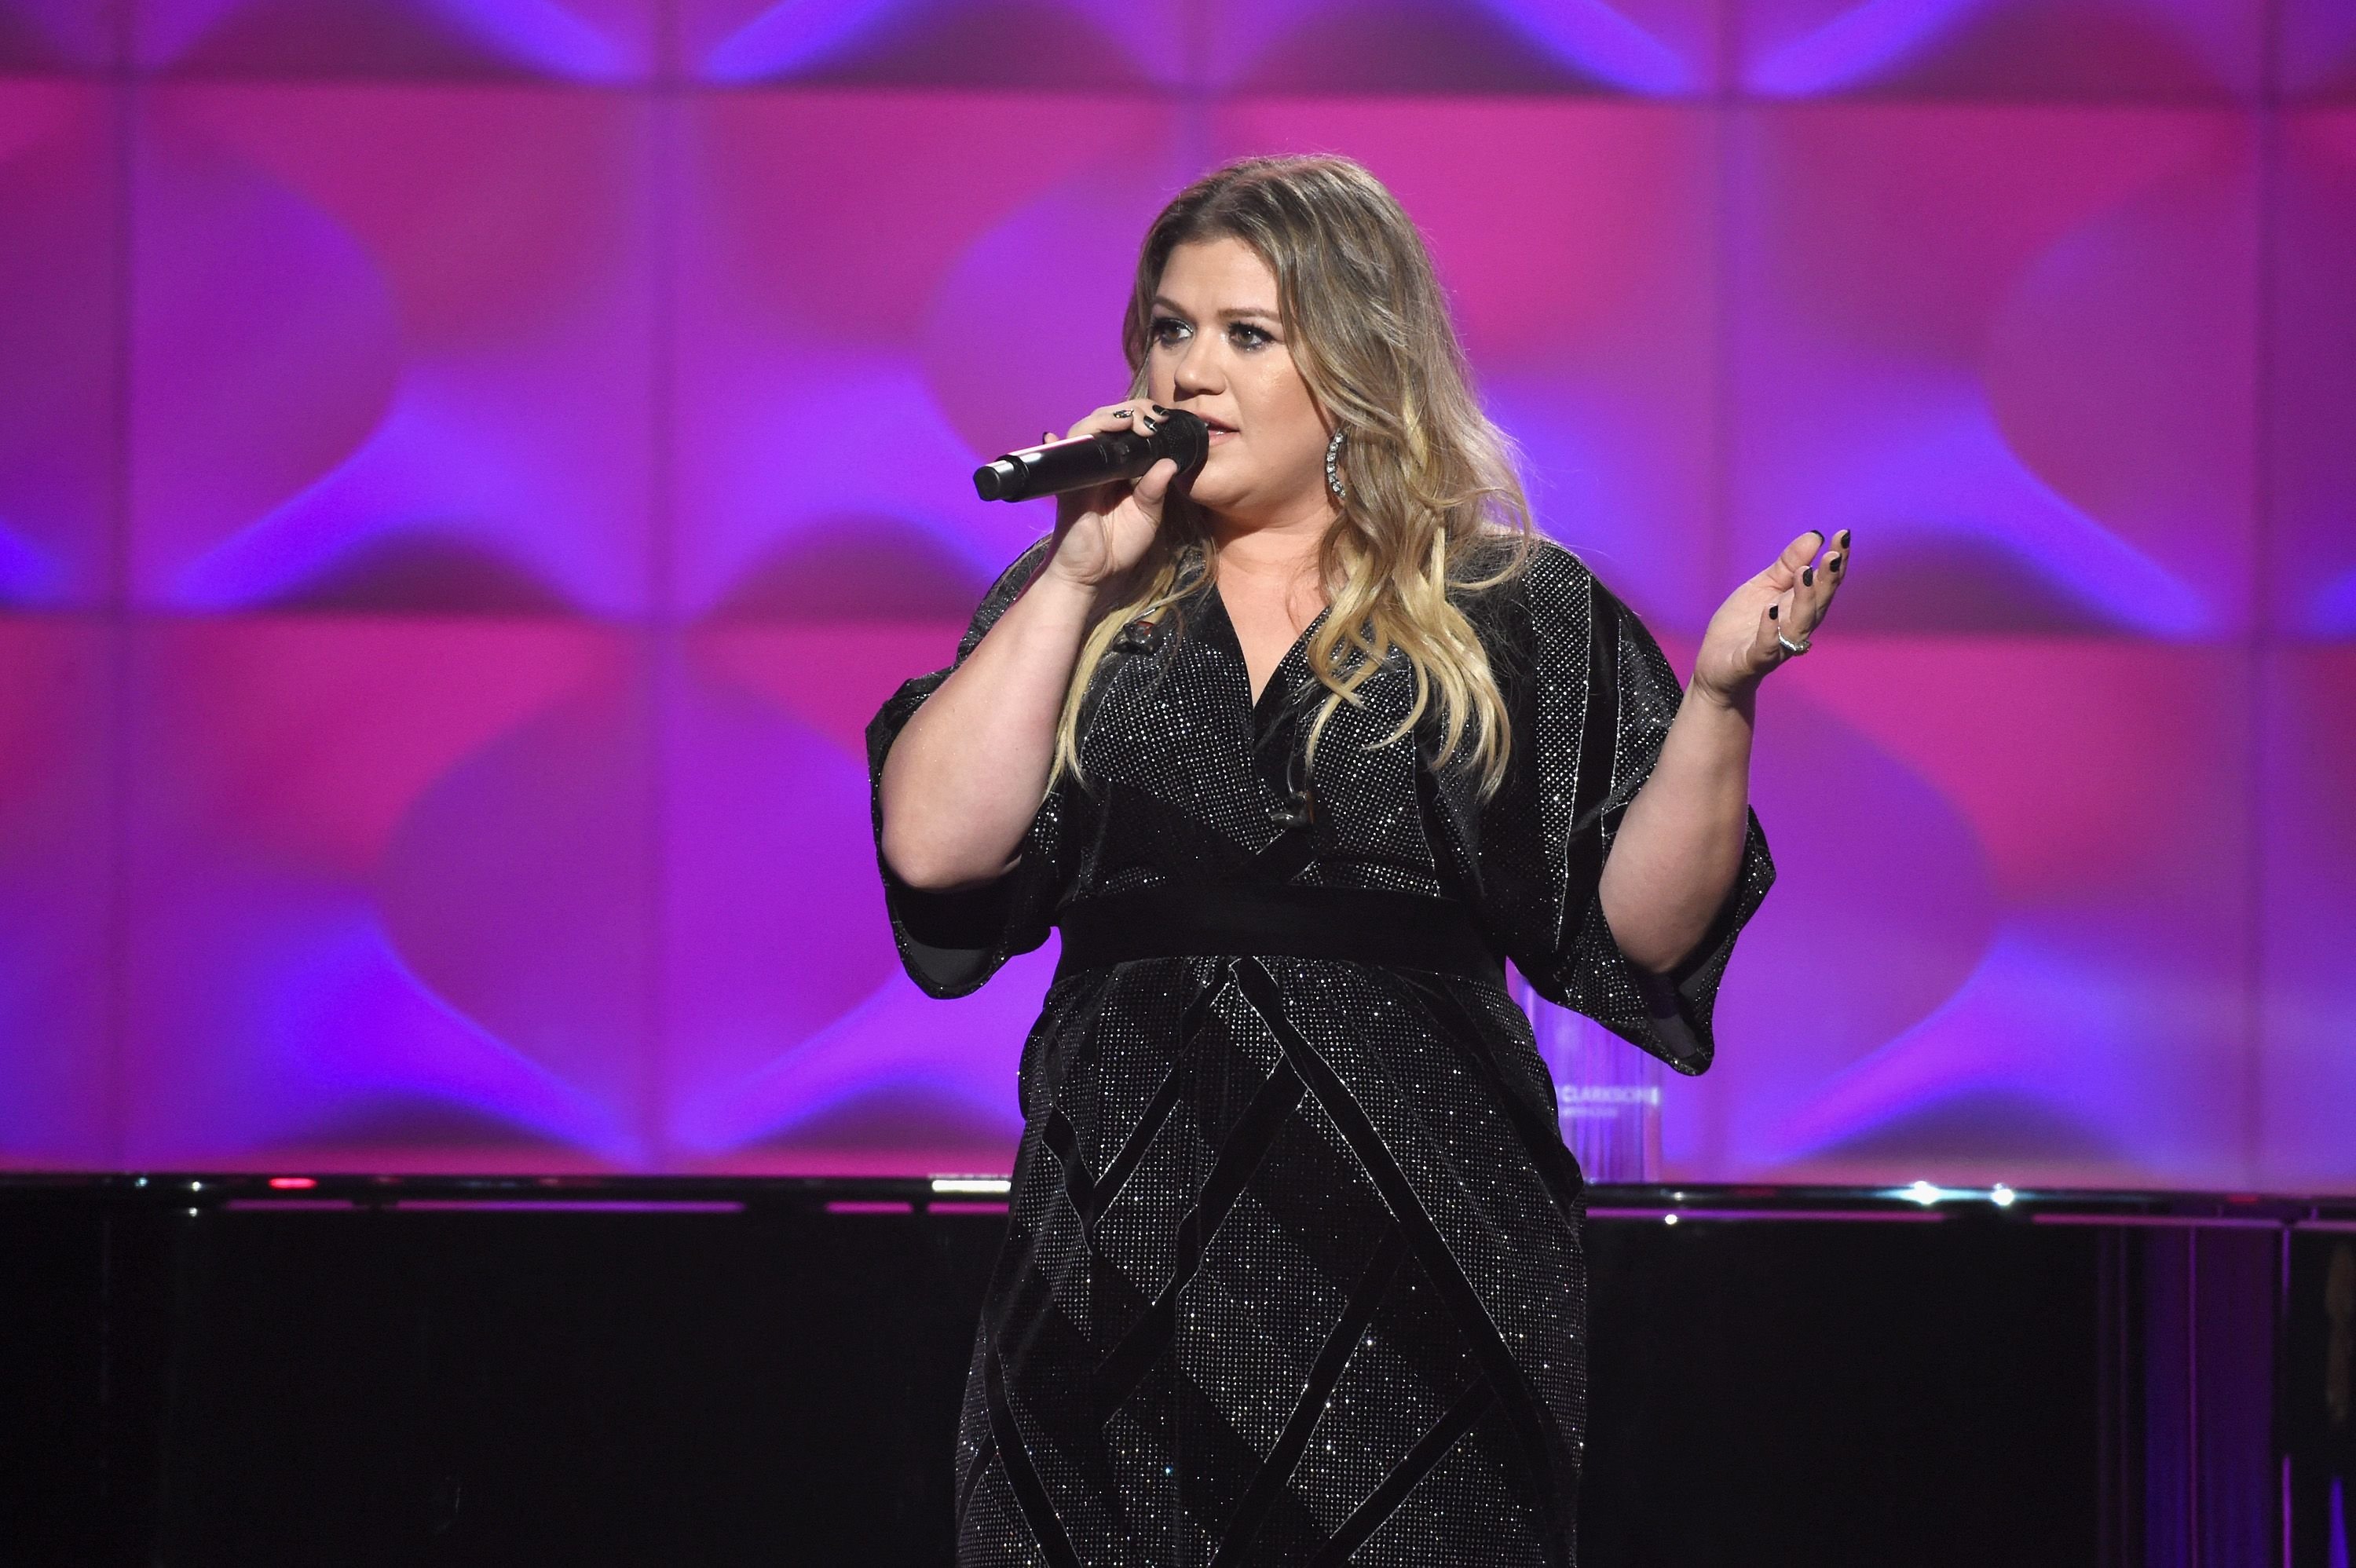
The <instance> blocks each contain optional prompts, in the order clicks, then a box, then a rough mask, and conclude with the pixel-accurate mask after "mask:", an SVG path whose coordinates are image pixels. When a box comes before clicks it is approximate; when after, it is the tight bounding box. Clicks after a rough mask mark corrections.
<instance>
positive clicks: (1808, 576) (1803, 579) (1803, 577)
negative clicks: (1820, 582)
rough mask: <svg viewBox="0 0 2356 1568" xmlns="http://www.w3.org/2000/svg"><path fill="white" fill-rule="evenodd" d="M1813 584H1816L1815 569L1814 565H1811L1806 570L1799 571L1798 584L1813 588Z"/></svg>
mask: <svg viewBox="0 0 2356 1568" xmlns="http://www.w3.org/2000/svg"><path fill="white" fill-rule="evenodd" d="M1815 585H1816V569H1815V567H1813V566H1812V567H1810V568H1808V570H1807V571H1804V572H1802V573H1800V586H1801V587H1803V588H1814V587H1815Z"/></svg>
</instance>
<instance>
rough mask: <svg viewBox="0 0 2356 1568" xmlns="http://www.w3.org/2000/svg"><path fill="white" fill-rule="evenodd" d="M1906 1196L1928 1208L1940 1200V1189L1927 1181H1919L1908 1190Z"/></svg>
mask: <svg viewBox="0 0 2356 1568" xmlns="http://www.w3.org/2000/svg"><path fill="white" fill-rule="evenodd" d="M1906 1196H1907V1197H1909V1198H1912V1200H1914V1201H1915V1202H1917V1203H1920V1204H1922V1206H1923V1207H1924V1208H1928V1207H1930V1206H1931V1205H1932V1204H1933V1203H1936V1202H1937V1201H1938V1200H1939V1189H1937V1188H1935V1187H1933V1186H1932V1185H1931V1184H1930V1183H1929V1182H1927V1181H1917V1182H1914V1183H1912V1185H1910V1186H1909V1187H1908V1188H1907V1189H1906Z"/></svg>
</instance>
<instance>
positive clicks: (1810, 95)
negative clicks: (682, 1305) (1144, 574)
mask: <svg viewBox="0 0 2356 1568" xmlns="http://www.w3.org/2000/svg"><path fill="white" fill-rule="evenodd" d="M0 73H5V74H0V1164H5V1165H9V1166H16V1167H70V1168H107V1167H139V1168H221V1167H237V1168H305V1169H327V1168H335V1169H419V1168H441V1169H454V1170H466V1169H481V1170H501V1171H513V1170H548V1171H564V1170H580V1169H600V1170H665V1171H706V1170H712V1171H768V1170H884V1169H890V1170H906V1171H917V1172H923V1171H937V1170H943V1169H962V1170H974V1169H982V1170H988V1169H993V1168H995V1169H1002V1168H1004V1167H1005V1165H1006V1163H1007V1161H1008V1159H1009V1158H1010V1157H1011V1155H1012V1145H1013V1138H1014V1135H1015V1129H1016V1111H1015V1104H1014V1097H1013V1070H1014V1062H1015V1058H1016V1053H1017V1051H1018V1049H1019V1045H1020V1042H1021V1040H1022V1037H1023V1030H1024V1029H1025V1027H1026V1025H1027V1023H1028V1021H1029V1019H1030V1018H1031V1017H1032V1014H1033V1010H1034V1008H1035V1007H1036V1004H1037V1000H1038V996H1039V993H1040V991H1041V989H1042V987H1043V986H1044V983H1045V979H1046V976H1047V974H1048V972H1049V970H1050V968H1051V967H1052V965H1053V962H1054V951H1053V948H1052V946H1051V947H1050V948H1049V949H1048V950H1046V951H1044V952H1042V953H1040V954H1037V955H1032V956H1031V957H1028V958H1025V959H1023V960H1019V961H1017V962H1016V963H1015V964H1013V965H1010V967H1009V968H1008V969H1007V971H1006V972H1005V973H1003V974H1002V975H1001V976H1000V977H999V978H998V979H997V980H996V981H994V982H993V983H992V984H991V986H990V987H987V988H986V989H985V990H984V991H983V992H982V993H980V995H979V996H976V997H972V998H969V999H968V1000H965V1001H961V1002H956V1003H936V1002H930V1001H927V1000H926V999H925V998H923V997H920V996H919V995H918V994H917V992H916V990H915V988H914V987H912V986H910V985H909V984H908V982H907V981H906V980H905V979H904V978H903V977H902V976H901V975H900V974H899V972H898V969H897V966H896V965H895V963H894V956H893V953H892V947H891V944H890V941H889V939H888V937H887V934H886V932H885V927H884V923H883V912H882V908H881V901H880V898H879V894H878V891H877V887H876V881H875V873H874V869H873V852H872V849H871V847H870V839H869V834H868V826H867V804H866V784H865V772H864V765H863V762H862V750H861V730H862V725H863V724H864V722H865V720H866V719H867V717H868V716H869V714H870V713H871V712H872V711H873V709H874V707H875V705H876V704H877V702H878V701H879V700H880V699H882V698H883V695H884V694H885V693H886V692H888V691H889V690H890V689H891V688H892V687H893V686H894V684H895V683H896V682H897V681H898V680H899V679H901V678H902V677H905V676H906V675H910V674H914V673H916V672H918V671H920V670H923V669H926V668H929V667H935V666H937V665H938V664H940V663H942V662H943V661H944V659H945V658H946V656H947V655H948V652H949V649H950V646H951V644H952V642H953V640H954V637H955V635H956V632H957V630H958V626H959V624H960V623H961V622H962V620H963V618H964V616H965V614H966V613H967V612H968V610H969V608H970V606H971V604H972V602H973V600H974V598H975V597H976V595H977V593H978V592H979V591H980V588H981V586H982V585H983V583H984V582H985V581H987V580H988V579H989V578H990V576H991V574H992V573H993V572H994V571H996V569H997V568H999V567H1000V566H1001V564H1003V563H1004V562H1005V561H1006V560H1008V559H1009V558H1010V557H1012V555H1013V554H1014V553H1015V552H1016V551H1017V550H1018V549H1020V548H1021V547H1022V546H1023V543H1024V542H1025V541H1026V540H1027V539H1029V538H1030V537H1032V535H1033V533H1034V532H1035V531H1037V530H1040V529H1041V528H1044V525H1045V523H1046V520H1047V519H1046V516H1045V514H1044V511H1043V510H1042V509H1041V508H1039V507H1027V508H1010V507H1000V508H991V507H984V506H981V505H980V504H978V503H977V502H975V501H974V499H973V498H972V496H971V493H970V489H969V485H968V483H967V478H966V475H967V474H968V472H969V469H970V468H971V466H972V464H973V463H974V462H975V460H976V458H977V456H979V455H987V454H991V453H996V452H998V451H1000V450H1002V449H1003V448H1004V447H1006V446H1008V445H1010V444H1017V443H1023V442H1024V441H1027V440H1030V439H1032V438H1033V437H1035V435H1036V434H1037V432H1038V431H1039V430H1040V428H1041V427H1042V426H1043V425H1046V424H1050V423H1053V424H1055V425H1058V426H1060V425H1062V424H1065V423H1067V422H1068V421H1071V420H1072V419H1074V418H1076V416H1077V415H1078V414H1079V413H1080V412H1082V411H1085V410H1086V409H1087V408H1089V407H1091V406H1093V405H1095V404H1098V403H1100V402H1103V401H1107V400H1111V399H1112V398H1114V397H1116V396H1118V395H1119V392H1120V390H1121V389H1122V387H1123V384H1124V377H1123V372H1122V368H1121V366H1120V364H1119V357H1118V353H1117V349H1116V336H1117V333H1116V326H1117V311H1118V309H1119V304H1120V302H1121V300H1122V298H1123V296H1124V293H1125V284H1126V279H1127V273H1128V272H1129V269H1130V265H1131V261H1132V256H1133V251H1134V246H1135V243H1136V240H1137V239H1138V236H1139V234H1140V232H1141V228H1142V225H1143V224H1144V222H1145V220H1146V219H1147V218H1148V217H1149V216H1150V215H1151V213H1152V211H1153V210H1154V209H1155V208H1156V207H1157V206H1158V205H1159V204H1160V203H1161V202H1162V200H1163V199H1164V198H1165V197H1167V196H1168V195H1169V194H1170V193H1171V192H1172V191H1173V189H1175V188H1176V187H1177V186H1178V185H1180V184H1181V183H1182V182H1183V181H1184V180H1185V179H1187V178H1188V177H1190V176H1193V175H1194V174H1195V173H1196V172H1198V171H1200V170H1202V169H1203V168H1205V166H1207V165H1210V164H1212V163H1214V162H1215V161H1217V160H1220V159H1223V158H1226V157H1228V156H1231V155H1237V154H1243V153H1250V152H1262V151H1275V150H1300V149H1327V150H1336V151H1342V152H1346V153H1349V154H1351V155H1355V156H1356V157H1359V158H1361V159H1363V160H1365V162H1366V163H1367V164H1369V165H1372V166H1373V167H1374V168H1375V169H1376V172H1377V173H1379V174H1380V175H1381V176H1383V177H1384V178H1385V179H1387V180H1388V181H1389V182H1391V184H1392V185H1393V187H1395V188H1396V189H1397V190H1398V193H1399V195H1400V196H1401V197H1402V198H1403V199H1404V200H1405V202H1406V204H1407V206H1408V208H1409V209H1410V210H1411V211H1412V212H1413V213H1414V214H1415V215H1416V216H1417V218H1418V219H1419V220H1420V221H1421V223H1422V224H1423V225H1424V227H1425V229H1426V230H1427V232H1428V233H1429V234H1430V240H1431V242H1432V245H1433V247H1434V249H1435V251H1436V253H1437V255H1438V257H1439V260H1440V267H1441V270H1442V272H1443V273H1444V275H1445V278H1446V281H1447V283H1448V284H1449V286H1450V288H1451V293H1452V294H1453V296H1454V298H1455V301H1456V304H1457V308H1458V311H1459V315H1460V318H1461V320H1462V325H1463V328H1464V332H1465V335H1466V336H1467V338H1468V340H1469V342H1470V345H1471V347H1472V354H1473V356H1474V358H1475V360H1476V362H1477V364H1478V367H1479V369H1480V372H1481V376H1482V381H1483V390H1484V392H1485V395H1486V396H1487V398H1488V399H1489V400H1490V402H1491V404H1492V406H1493V407H1494V411H1496V413H1497V415H1498V416H1499V418H1500V419H1501V421H1503V422H1504V423H1505V425H1506V426H1507V427H1508V428H1509V429H1510V430H1511V431H1512V432H1514V433H1515V435H1516V436H1517V437H1518V438H1519V439H1520V440H1521V442H1522V443H1524V446H1525V448H1526V453H1527V455H1528V460H1529V470H1530V479H1531V482H1532V489H1533V495H1534V498H1535V499H1536V501H1537V507H1538V509H1539V512H1540V514H1541V517H1542V521H1543V525H1544V527H1545V528H1547V530H1548V531H1549V532H1551V533H1552V534H1554V535H1555V536H1556V537H1558V538H1559V539H1564V540H1565V541H1567V542H1569V544H1571V545H1572V546H1573V547H1574V548H1576V549H1579V550H1580V551H1581V552H1582V553H1583V554H1584V555H1585V556H1586V557H1587V559H1588V560H1590V561H1591V562H1592V563H1593V564H1594V565H1595V566H1596V567H1597V569H1598V570H1599V571H1601V573H1602V574H1603V576H1604V577H1605V579H1606V580H1607V581H1610V582H1611V583H1612V585H1613V586H1615V587H1616V588H1617V589H1619V590H1620V591H1621V592H1622V594H1623V595H1624V596H1626V597H1627V598H1628V599H1630V600H1631V601H1632V602H1633V603H1634V604H1635V605H1636V606H1637V607H1638V608H1639V609H1640V610H1641V611H1642V612H1643V613H1644V615H1645V616H1646V617H1647V619H1648V620H1649V621H1650V623H1651V624H1653V626H1654V627H1655V629H1656V630H1657V631H1658V633H1659V634H1660V635H1661V636H1662V639H1663V641H1664V642H1665V644H1667V645H1669V647H1670V649H1671V651H1672V654H1673V656H1676V657H1677V658H1679V659H1680V660H1681V661H1682V660H1683V658H1684V657H1685V656H1686V655H1687V652H1688V651H1689V648H1690V638H1691V637H1692V636H1693V635H1694V634H1695V633H1696V632H1697V629H1698V628H1699V626H1700V625H1701V624H1702V622H1703V620H1704V618H1705V617H1706V615H1707V613H1708V610H1709V609H1710V607H1711V606H1712V605H1713V603H1715V602H1716V600H1717V599H1718V598H1719V596H1720V595H1721V594H1722V593H1723V592H1724V591H1725V590H1726V589H1728V588H1730V586H1731V585H1732V584H1733V582H1734V581H1736V580H1737V579H1738V578H1739V577H1741V576H1743V575H1747V574H1748V573H1749V572H1750V571H1752V570H1754V569H1755V568H1756V567H1758V566H1759V565H1761V564H1762V563H1763V562H1764V561H1765V560H1766V559H1767V558H1768V556H1769V555H1770V554H1771V553H1772V551H1773V550H1774V549H1776V548H1777V547H1779V546H1780V545H1781V544H1782V543H1783V541H1784V540H1786V539H1788V538H1789V537H1790V536H1791V535H1793V534H1794V533H1795V532H1797V531H1798V530H1800V529H1801V528H1808V527H1817V528H1840V527H1853V528H1855V529H1856V530H1857V535H1858V552H1859V554H1858V561H1859V567H1858V580H1857V582H1856V585H1855V586H1854V587H1853V588H1852V589H1851V590H1850V591H1849V592H1848V593H1847V595H1846V596H1845V597H1844V599H1843V601H1842V603H1841V606H1840V611H1839V613H1838V615H1837V619H1836V621H1835V624H1834V627H1833V628H1832V629H1830V630H1828V632H1827V635H1826V640H1825V646H1824V648H1823V651H1821V652H1820V653H1819V654H1818V655H1817V656H1815V657H1814V658H1811V659H1809V660H1807V661H1805V662H1804V663H1803V664H1800V665H1797V666H1795V667H1792V668H1791V669H1789V670H1787V671H1785V672H1784V673H1783V674H1782V675H1780V676H1778V677H1776V678H1775V679H1774V680H1773V681H1772V682H1771V683H1770V687H1769V689H1768V691H1767V693H1766V696H1765V698H1764V699H1763V701H1762V730H1763V740H1764V744H1763V751H1762V758H1761V762H1760V768H1759V778H1758V787H1757V795H1758V803H1759V807H1760V811H1761V815H1762V817H1763V819H1764V821H1765V823H1766V826H1767V830H1768V834H1769V837H1770V838H1771V839H1772V842H1773V845H1774V848H1775V850H1776V854H1777V858H1778V859H1779V861H1780V863H1781V867H1782V881H1781V884H1780V886H1779V887H1778V889H1777V891H1776V892H1775V893H1774V895H1773V896H1772V898H1771V899H1770V900H1769V901H1768V904H1767V906H1766V909H1765V912H1763V914H1762V916H1761V918H1760V919H1759V921H1758V923H1756V924H1755V925H1754V926H1753V927H1752V928H1751V933H1750V934H1748V935H1747V936H1746V937H1745V938H1744V940H1743V943H1742V944H1741V948H1740V952H1739V953H1738V955H1737V956H1736V958H1735V961H1734V965H1733V971H1732V973H1731V975H1730V978H1729V981H1728V986H1727V995H1726V999H1725V1002H1724V1005H1723V1007H1722V1008H1721V1010H1720V1015H1719V1016H1720V1019H1721V1033H1722V1042H1721V1046H1720V1049H1719V1061H1718V1066H1717V1067H1716V1068H1715V1069H1714V1070H1713V1071H1712V1072H1710V1073H1709V1074H1708V1076H1707V1077H1706V1078H1703V1079H1700V1080H1696V1081H1686V1080H1677V1079H1672V1080H1671V1081H1670V1082H1668V1083H1666V1085H1665V1091H1664V1093H1665V1112H1664V1115H1663V1121H1662V1136H1663V1138H1664V1140H1665V1159H1666V1166H1665V1169H1666V1172H1667V1174H1669V1175H1670V1176H1671V1177H1673V1178H1676V1179H1778V1180H1815V1179H1871V1180H1879V1179H1890V1180H1909V1179H1914V1178H1918V1177H1927V1178H1929V1179H1933V1180H1935V1181H1942V1182H1949V1183H1956V1184H1962V1183H1974V1182H1976V1183H1986V1182H1988V1181H1992V1180H1995V1179H2006V1180H2009V1181H2011V1182H2013V1183H2015V1184H2016V1185H2019V1184H2032V1185H2034V1184H2052V1183H2059V1182H2071V1183H2099V1184H2128V1185H2160V1186H2193V1187H2222V1188H2228V1189H2241V1188H2259V1187H2264V1188H2271V1189H2337V1190H2340V1191H2347V1190H2351V1189H2356V1040H2351V1035H2356V895H2351V884H2356V809H2351V804H2350V795H2351V789H2356V5H2350V4H2348V0H2278V3H2276V4H2260V3H2258V0H2249V3H2247V4H2238V3H2233V0H1618V3H1615V4H1605V3H1603V0H1383V3H1380V4H1374V5H1339V4H1333V3H1330V0H1002V3H981V4H958V3H957V0H790V3H787V4H770V3H767V0H135V3H132V0H113V3H112V4H110V3H108V0H0Z"/></svg>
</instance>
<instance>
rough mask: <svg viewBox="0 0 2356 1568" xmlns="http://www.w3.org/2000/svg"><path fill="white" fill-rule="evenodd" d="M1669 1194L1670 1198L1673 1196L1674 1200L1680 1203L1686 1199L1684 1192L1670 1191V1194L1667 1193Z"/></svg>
mask: <svg viewBox="0 0 2356 1568" xmlns="http://www.w3.org/2000/svg"><path fill="white" fill-rule="evenodd" d="M1669 1196H1670V1197H1671V1198H1674V1199H1675V1200H1677V1201H1678V1202H1680V1203H1682V1202H1684V1201H1685V1200H1686V1195H1685V1194H1684V1193H1682V1192H1672V1193H1670V1194H1669Z"/></svg>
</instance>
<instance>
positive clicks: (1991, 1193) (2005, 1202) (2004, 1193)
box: [1988, 1181, 2020, 1209]
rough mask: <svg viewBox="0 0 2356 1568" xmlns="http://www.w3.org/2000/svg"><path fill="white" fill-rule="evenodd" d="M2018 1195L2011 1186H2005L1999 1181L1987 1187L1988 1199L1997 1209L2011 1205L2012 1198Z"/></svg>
mask: <svg viewBox="0 0 2356 1568" xmlns="http://www.w3.org/2000/svg"><path fill="white" fill-rule="evenodd" d="M2019 1196H2020V1194H2019V1193H2018V1192H2015V1191H2014V1190H2013V1189H2011V1188H2009V1187H2007V1186H2006V1185H2005V1184H2004V1183H2003V1182H2001V1181H1999V1182H1997V1184H1996V1185H1995V1186H1994V1187H1991V1188H1989V1189H1988V1201H1989V1202H1991V1203H1993V1204H1995V1205H1996V1206H1997V1208H1999V1209H2008V1208H2010V1207H2011V1206H2012V1200H2014V1199H2016V1198H2018V1197H2019Z"/></svg>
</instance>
